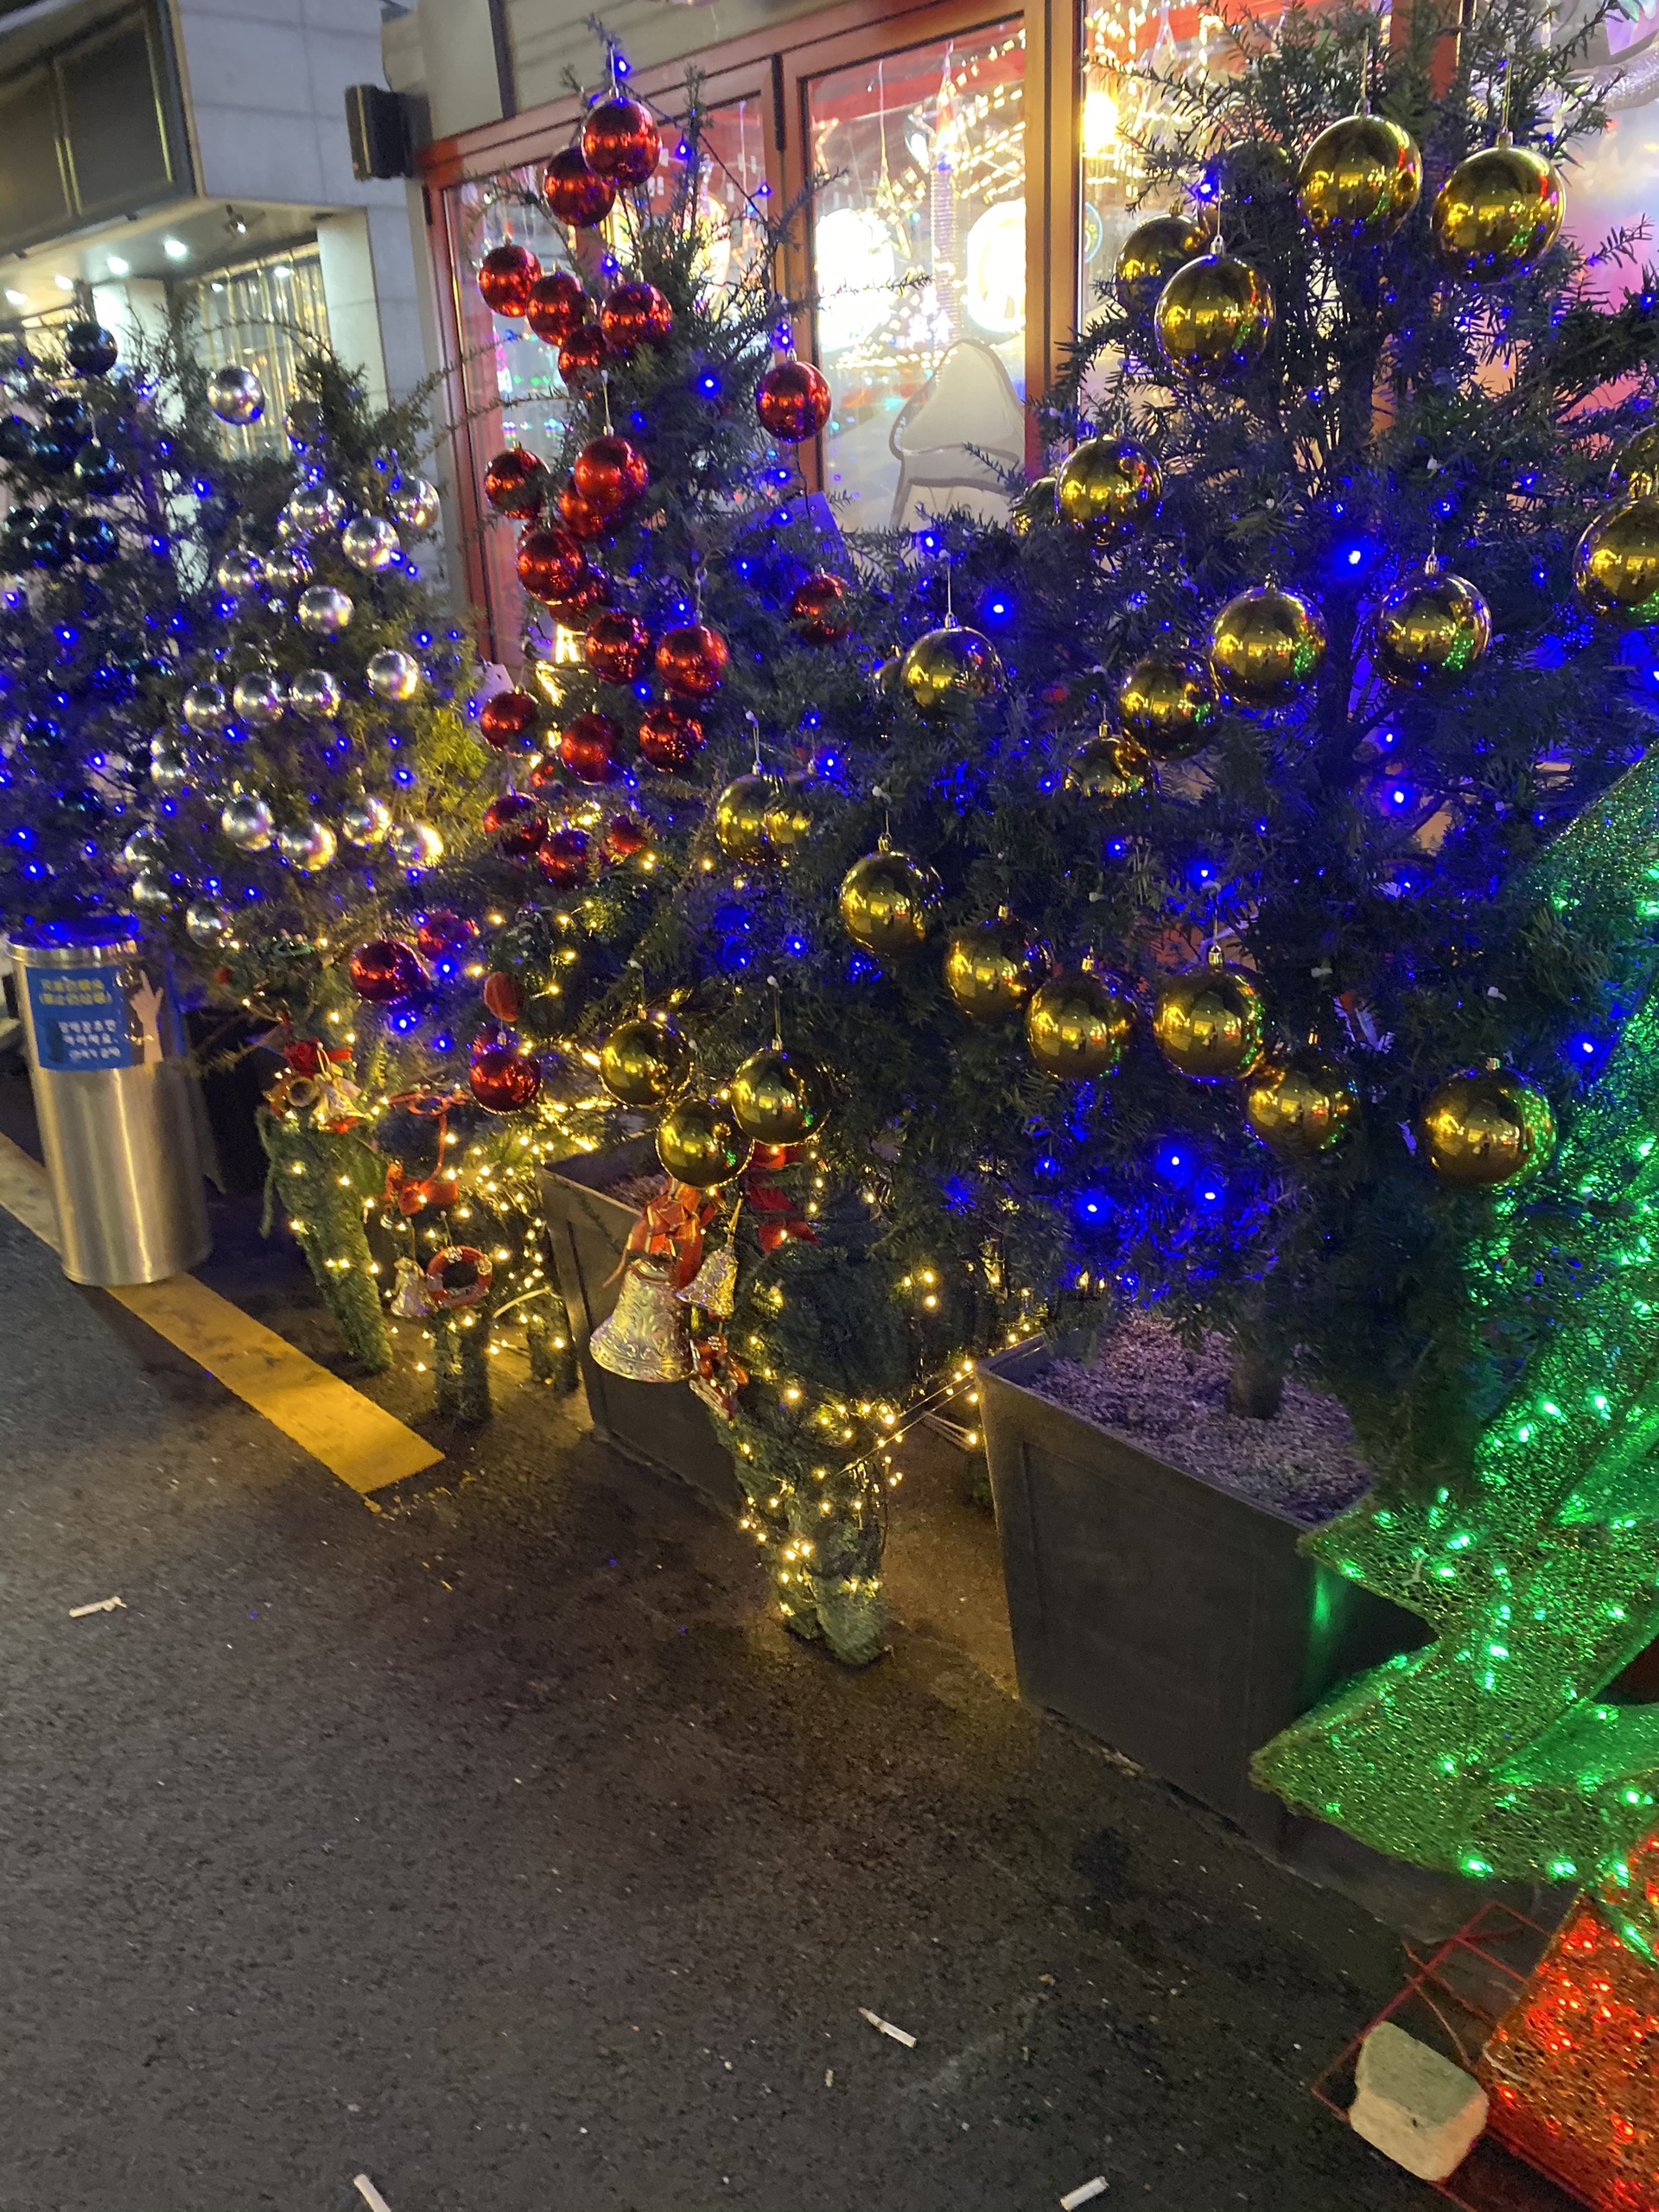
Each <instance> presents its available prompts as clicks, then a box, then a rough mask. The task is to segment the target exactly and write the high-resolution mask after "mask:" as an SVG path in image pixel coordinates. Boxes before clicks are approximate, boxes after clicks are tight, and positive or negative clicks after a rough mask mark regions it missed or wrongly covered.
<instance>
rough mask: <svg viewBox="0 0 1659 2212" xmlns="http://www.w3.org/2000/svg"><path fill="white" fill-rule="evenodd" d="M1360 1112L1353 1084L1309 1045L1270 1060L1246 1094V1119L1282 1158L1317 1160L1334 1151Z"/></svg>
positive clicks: (1254, 1077) (1257, 1072) (1253, 1077)
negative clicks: (1309, 1047) (1302, 1049)
mask: <svg viewBox="0 0 1659 2212" xmlns="http://www.w3.org/2000/svg"><path fill="white" fill-rule="evenodd" d="M1358 1116H1359V1093H1358V1091H1357V1090H1356V1089H1355V1088H1354V1085H1353V1084H1352V1083H1351V1081H1350V1080H1349V1078H1348V1077H1347V1076H1346V1075H1345V1074H1344V1071H1342V1069H1341V1068H1339V1067H1338V1066H1337V1065H1335V1063H1334V1062H1332V1061H1331V1060H1327V1059H1325V1058H1323V1057H1322V1056H1321V1055H1320V1054H1319V1053H1318V1052H1314V1051H1313V1050H1311V1049H1310V1050H1309V1051H1307V1052H1292V1053H1289V1054H1287V1056H1286V1057H1285V1058H1281V1059H1272V1060H1269V1061H1268V1062H1267V1064H1266V1065H1264V1066H1262V1067H1260V1068H1258V1069H1257V1070H1256V1071H1255V1074H1254V1075H1253V1076H1252V1077H1250V1080H1249V1089H1248V1090H1246V1091H1245V1093H1244V1118H1245V1120H1246V1121H1247V1122H1249V1125H1250V1127H1251V1128H1253V1129H1254V1130H1255V1134H1256V1135H1257V1136H1259V1137H1260V1138H1261V1140H1262V1143H1263V1144H1264V1145H1266V1146H1267V1147H1268V1150H1269V1151H1270V1152H1276V1153H1277V1154H1278V1155H1279V1157H1280V1158H1281V1160H1317V1159H1319V1156H1320V1155H1321V1154H1323V1153H1327V1152H1333V1151H1335V1149H1336V1147H1338V1145H1339V1144H1340V1143H1341V1142H1342V1141H1343V1139H1344V1137H1346V1136H1347V1135H1348V1134H1349V1133H1350V1131H1351V1129H1352V1128H1353V1127H1354V1125H1355V1123H1356V1122H1357V1119H1358Z"/></svg>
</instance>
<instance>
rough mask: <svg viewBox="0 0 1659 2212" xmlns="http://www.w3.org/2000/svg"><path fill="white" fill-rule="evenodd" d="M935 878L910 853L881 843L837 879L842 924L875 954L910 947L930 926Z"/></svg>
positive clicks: (891, 955) (892, 955)
mask: <svg viewBox="0 0 1659 2212" xmlns="http://www.w3.org/2000/svg"><path fill="white" fill-rule="evenodd" d="M938 899H939V879H938V876H936V875H935V874H934V873H933V871H932V869H931V868H925V867H924V866H923V865H922V863H921V861H913V860H912V858H911V857H910V855H909V854H908V853H895V852H893V850H892V849H891V848H890V847H889V846H888V844H887V840H886V839H885V838H884V839H883V840H882V842H881V845H880V849H879V850H878V851H876V852H874V853H866V854H865V855H864V857H863V859H862V860H861V861H854V862H853V864H852V866H851V868H849V869H848V871H847V873H846V874H845V875H844V876H842V880H841V896H840V900H839V905H840V908H841V921H842V928H843V929H844V930H845V931H846V932H847V934H848V936H849V938H852V940H853V942H854V944H861V945H862V946H863V948H864V950H865V951H866V952H874V954H875V955H876V956H877V957H878V958H879V959H882V960H894V959H897V958H899V957H900V956H901V955H903V954H904V953H906V952H914V951H915V950H916V948H917V947H918V945H919V944H923V943H924V942H925V939H926V937H927V932H928V931H929V929H930V928H931V925H932V920H933V913H934V909H935V908H936V907H937V906H938Z"/></svg>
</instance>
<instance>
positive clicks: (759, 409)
mask: <svg viewBox="0 0 1659 2212" xmlns="http://www.w3.org/2000/svg"><path fill="white" fill-rule="evenodd" d="M829 404H830V403H829V385H827V384H826V383H825V382H824V380H823V377H822V376H821V375H820V374H819V372H818V371H817V369H815V368H814V367H813V365H812V364H811V362H810V361H796V360H788V361H777V362H774V363H773V365H772V367H771V368H769V369H768V370H767V371H766V374H765V376H763V377H762V378H761V379H760V383H759V384H757V385H756V386H755V387H754V411H755V413H756V414H757V415H758V416H760V420H761V422H762V423H763V424H764V425H765V427H766V429H768V430H770V431H771V433H772V436H773V437H774V438H781V439H782V440H783V442H784V443H785V445H791V446H798V445H799V444H800V442H801V441H802V440H803V439H804V438H816V437H817V435H818V432H819V431H820V430H821V429H823V426H824V424H825V423H827V422H828V421H829Z"/></svg>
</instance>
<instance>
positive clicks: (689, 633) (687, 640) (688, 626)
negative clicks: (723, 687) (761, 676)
mask: <svg viewBox="0 0 1659 2212" xmlns="http://www.w3.org/2000/svg"><path fill="white" fill-rule="evenodd" d="M730 658H731V655H730V653H729V652H728V651H727V649H726V640H725V639H724V638H722V637H721V634H720V632H719V631H718V630H711V629H710V628H709V626H708V624H707V623H706V622H684V623H682V624H681V625H680V626H679V627H678V628H677V629H673V630H664V632H663V634H662V636H661V637H660V638H659V639H658V642H657V673H658V676H660V677H662V679H663V683H664V686H665V687H666V688H667V690H670V691H677V692H678V693H679V695H680V696H681V697H682V698H684V699H708V698H710V697H712V696H713V695H714V694H715V692H716V691H718V690H719V689H720V683H721V677H723V676H724V675H725V673H726V664H727V662H728V660H729V659H730Z"/></svg>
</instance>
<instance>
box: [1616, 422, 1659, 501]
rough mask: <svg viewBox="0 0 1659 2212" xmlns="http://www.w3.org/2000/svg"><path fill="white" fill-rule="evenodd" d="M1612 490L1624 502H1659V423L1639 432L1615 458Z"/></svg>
mask: <svg viewBox="0 0 1659 2212" xmlns="http://www.w3.org/2000/svg"><path fill="white" fill-rule="evenodd" d="M1608 489H1609V490H1610V491H1611V492H1612V493H1615V494H1616V495H1617V496H1618V497H1619V498H1620V499H1659V423H1649V426H1648V428H1647V429H1645V430H1638V431H1637V434H1636V435H1635V436H1634V437H1633V438H1632V439H1631V440H1630V443H1629V444H1628V445H1627V446H1624V447H1622V448H1620V450H1619V451H1618V453H1617V454H1615V455H1614V456H1613V465H1612V467H1611V469H1610V470H1609V471H1608Z"/></svg>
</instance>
